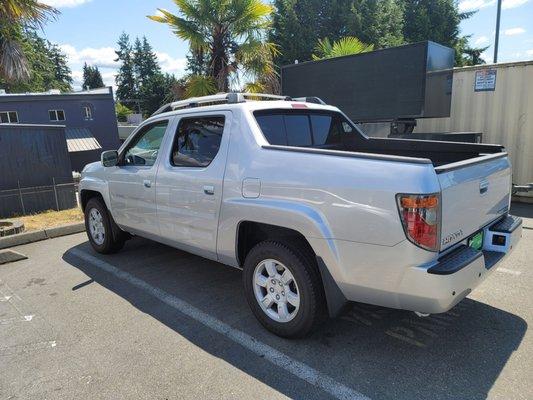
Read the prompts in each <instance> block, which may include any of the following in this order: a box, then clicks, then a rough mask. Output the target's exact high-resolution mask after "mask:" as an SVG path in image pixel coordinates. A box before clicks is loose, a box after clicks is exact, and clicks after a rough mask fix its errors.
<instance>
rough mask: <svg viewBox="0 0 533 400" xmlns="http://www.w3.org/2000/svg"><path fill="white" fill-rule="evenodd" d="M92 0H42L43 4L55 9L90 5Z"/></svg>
mask: <svg viewBox="0 0 533 400" xmlns="http://www.w3.org/2000/svg"><path fill="white" fill-rule="evenodd" d="M90 1H91V0H41V3H44V4H48V5H49V6H52V7H55V8H72V7H78V6H81V5H82V4H85V3H88V2H90Z"/></svg>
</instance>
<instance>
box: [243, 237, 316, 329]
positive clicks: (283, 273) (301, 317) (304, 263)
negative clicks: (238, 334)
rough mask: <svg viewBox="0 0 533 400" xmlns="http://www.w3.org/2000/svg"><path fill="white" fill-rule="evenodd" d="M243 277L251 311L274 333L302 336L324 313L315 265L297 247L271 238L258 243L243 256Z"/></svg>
mask: <svg viewBox="0 0 533 400" xmlns="http://www.w3.org/2000/svg"><path fill="white" fill-rule="evenodd" d="M243 280H244V289H245V293H246V299H247V301H248V304H249V305H250V308H251V309H252V312H253V313H254V315H255V316H256V317H257V319H258V320H259V321H260V322H261V324H262V325H263V326H264V327H265V328H266V329H268V330H269V331H271V332H273V333H275V334H276V335H279V336H283V337H288V338H294V337H302V336H305V335H307V334H308V333H310V332H311V331H312V330H313V328H315V327H316V326H317V325H318V323H319V322H320V321H321V320H322V319H323V317H324V315H325V312H324V311H325V309H326V303H325V298H324V295H323V289H322V284H321V280H320V275H319V273H318V270H317V268H316V265H315V264H314V262H313V258H312V257H311V256H309V255H308V254H306V253H305V252H304V251H301V250H299V249H298V248H296V247H291V246H290V245H288V244H285V243H281V242H274V241H265V242H261V243H259V244H257V245H256V246H255V247H254V248H253V249H252V250H250V252H249V253H248V255H247V257H246V260H245V263H244V271H243Z"/></svg>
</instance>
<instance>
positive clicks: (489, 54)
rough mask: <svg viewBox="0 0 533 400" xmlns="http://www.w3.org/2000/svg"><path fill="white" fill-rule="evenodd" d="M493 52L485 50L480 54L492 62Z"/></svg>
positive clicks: (487, 61)
mask: <svg viewBox="0 0 533 400" xmlns="http://www.w3.org/2000/svg"><path fill="white" fill-rule="evenodd" d="M492 56H493V55H492V54H491V53H489V52H488V51H484V52H483V53H481V54H480V57H481V58H482V59H483V60H485V62H486V63H489V64H490V63H491V62H492V60H493V58H492Z"/></svg>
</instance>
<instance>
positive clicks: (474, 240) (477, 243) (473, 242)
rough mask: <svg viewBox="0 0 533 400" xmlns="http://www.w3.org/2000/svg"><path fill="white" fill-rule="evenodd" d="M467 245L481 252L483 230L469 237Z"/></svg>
mask: <svg viewBox="0 0 533 400" xmlns="http://www.w3.org/2000/svg"><path fill="white" fill-rule="evenodd" d="M467 244H468V246H469V247H472V248H473V249H475V250H478V251H481V250H482V249H483V230H480V231H478V232H476V233H474V234H473V235H472V236H470V237H469V238H468V242H467Z"/></svg>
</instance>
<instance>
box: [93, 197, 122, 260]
mask: <svg viewBox="0 0 533 400" xmlns="http://www.w3.org/2000/svg"><path fill="white" fill-rule="evenodd" d="M93 209H94V210H97V211H98V213H100V215H101V216H102V223H103V229H104V238H103V241H102V243H97V242H96V241H95V239H94V238H93V236H92V235H91V229H90V226H89V224H90V222H89V218H90V215H91V211H92V210H93ZM113 223H114V222H113V221H112V220H111V215H110V214H109V212H108V210H107V207H106V205H105V203H104V202H103V200H102V199H100V198H99V197H93V198H91V199H89V201H88V202H87V205H86V206H85V231H86V232H87V237H88V238H89V242H90V243H91V246H92V248H93V249H94V250H95V251H96V252H98V253H101V254H112V253H116V252H117V251H119V250H120V249H122V247H124V243H125V241H126V239H125V234H124V232H122V231H118V232H117V231H116V230H117V229H119V228H118V227H116V228H115V234H113V228H112V224H113ZM117 233H118V234H117Z"/></svg>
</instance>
